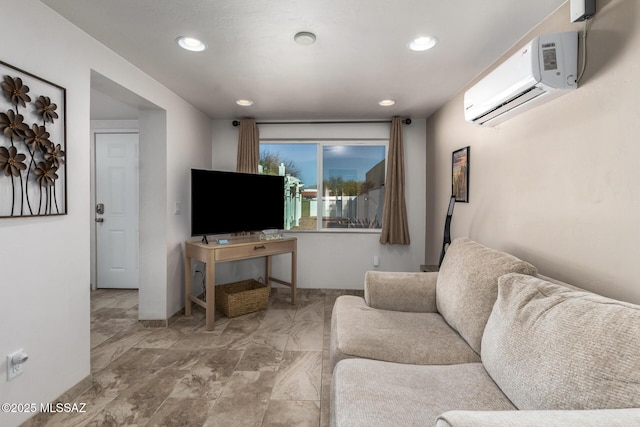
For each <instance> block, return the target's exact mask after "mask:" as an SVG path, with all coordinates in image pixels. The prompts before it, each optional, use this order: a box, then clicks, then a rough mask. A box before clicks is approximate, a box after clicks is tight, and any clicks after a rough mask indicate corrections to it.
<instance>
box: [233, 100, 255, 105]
mask: <svg viewBox="0 0 640 427" xmlns="http://www.w3.org/2000/svg"><path fill="white" fill-rule="evenodd" d="M236 104H238V105H240V106H241V107H249V106H251V105H253V101H252V100H250V99H238V100H237V101H236Z"/></svg>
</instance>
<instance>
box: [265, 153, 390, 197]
mask: <svg viewBox="0 0 640 427" xmlns="http://www.w3.org/2000/svg"><path fill="white" fill-rule="evenodd" d="M260 151H261V152H263V153H267V152H268V153H271V154H276V153H277V155H278V157H279V158H280V161H283V162H286V161H291V162H292V163H294V164H295V166H296V167H297V168H298V169H299V170H300V176H298V177H297V178H299V179H300V180H301V181H302V182H303V183H304V186H305V188H316V184H317V180H318V178H317V175H318V160H317V145H316V144H310V143H300V144H295V143H293V144H277V143H276V144H265V143H261V144H260ZM384 155H385V146H383V145H325V146H324V147H323V148H322V156H323V171H322V174H323V176H324V178H325V179H328V178H332V177H342V179H343V180H344V181H350V180H355V181H364V180H365V175H366V173H367V172H368V171H369V170H370V169H371V168H372V167H374V166H375V165H376V164H378V163H380V161H382V160H384Z"/></svg>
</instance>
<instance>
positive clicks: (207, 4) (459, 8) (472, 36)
mask: <svg viewBox="0 0 640 427" xmlns="http://www.w3.org/2000/svg"><path fill="white" fill-rule="evenodd" d="M41 1H42V2H43V3H45V4H46V5H48V6H49V7H51V8H52V9H54V10H55V11H57V12H58V13H60V14H61V15H62V16H64V17H65V18H66V19H68V20H69V21H71V22H72V23H74V24H75V25H77V26H78V27H80V28H81V29H82V30H84V31H85V32H86V33H88V34H89V35H91V36H92V37H94V38H95V39H97V40H98V41H100V42H102V43H103V44H104V45H106V46H107V47H109V48H110V49H112V50H113V51H115V52H116V53H118V54H119V55H121V56H122V57H124V58H125V59H127V60H128V61H130V62H131V63H133V64H134V65H136V66H137V67H139V68H140V69H142V70H143V71H145V72H146V73H147V74H149V75H151V76H152V77H154V78H155V79H157V80H158V81H160V82H161V83H162V84H164V85H165V86H167V87H169V88H170V89H172V90H173V91H175V92H176V93H177V94H179V95H180V96H182V97H183V98H184V99H186V100H187V101H189V102H190V103H192V104H193V105H195V106H196V107H198V108H199V109H201V110H202V111H203V112H205V113H206V114H208V115H209V116H211V117H212V118H214V119H230V118H239V117H246V116H251V117H256V118H258V119H291V120H294V119H346V118H353V119H356V118H388V117H390V116H394V115H401V116H405V117H414V118H420V117H422V118H424V117H428V116H429V115H431V113H433V112H434V111H435V110H436V109H437V108H438V107H440V106H441V105H442V104H443V103H445V102H446V101H448V100H449V99H451V98H452V97H453V96H454V95H455V94H456V93H457V92H459V91H460V90H461V89H462V88H463V87H464V86H465V85H466V84H468V83H469V82H470V81H471V80H472V79H473V78H474V77H476V76H477V75H478V74H480V73H481V72H482V71H483V70H484V69H486V68H487V67H488V66H489V65H491V64H492V63H493V62H494V61H495V60H496V59H497V58H498V57H500V56H501V55H502V54H503V53H504V52H505V51H507V50H508V49H509V48H510V47H512V46H513V45H514V44H515V43H517V42H518V41H519V40H520V38H522V37H523V35H525V34H526V33H527V32H528V31H529V30H531V29H532V28H533V27H535V26H536V24H537V23H539V22H540V21H542V20H543V19H544V18H545V17H547V16H548V15H549V14H551V13H552V12H553V11H554V10H556V9H557V8H558V7H559V6H560V5H561V4H562V3H564V2H565V1H566V0H533V1H524V0H485V1H478V0H448V1H443V0H396V1H392V0H41ZM567 19H569V17H568V16H567ZM299 31H311V32H313V33H315V34H316V36H317V41H316V43H315V44H313V45H311V46H301V45H298V44H296V43H295V42H294V41H293V36H294V34H295V33H297V32H299ZM181 35H188V36H193V37H198V38H200V39H202V40H203V41H204V42H205V43H206V44H207V45H208V49H207V50H206V51H204V52H188V51H185V50H182V49H181V48H179V47H178V45H177V44H176V43H175V39H176V37H178V36H181ZM420 35H435V36H437V37H438V38H439V39H440V43H439V44H438V45H437V46H436V47H435V48H434V49H432V50H430V51H425V52H413V51H410V50H409V49H408V48H407V44H408V42H409V41H410V40H411V39H412V38H415V37H416V36H420ZM130 89H132V90H135V88H130ZM239 98H249V99H252V100H253V101H254V102H255V104H254V105H253V106H251V107H244V108H243V107H239V106H237V105H236V104H235V100H236V99H239ZM384 98H392V99H395V100H396V101H397V104H396V105H395V106H393V107H387V108H383V107H380V106H378V104H377V102H378V101H379V100H381V99H384ZM461 114H462V112H461Z"/></svg>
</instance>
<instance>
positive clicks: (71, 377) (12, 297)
mask: <svg viewBox="0 0 640 427" xmlns="http://www.w3.org/2000/svg"><path fill="white" fill-rule="evenodd" d="M2 9H3V21H4V23H3V25H2V26H0V52H2V60H3V61H5V62H7V63H9V64H12V65H14V66H16V67H18V68H21V69H23V70H25V71H28V72H30V73H34V74H36V75H39V76H40V77H42V78H44V79H46V80H49V81H52V82H55V83H57V84H59V85H61V86H63V87H65V88H66V89H67V105H66V107H67V123H66V125H67V155H68V156H67V160H68V163H67V183H68V184H67V185H68V188H67V194H68V215H65V216H59V217H43V218H25V219H1V220H0V241H1V242H2V245H0V271H1V272H2V274H1V278H0V289H1V291H2V298H1V299H0V367H2V369H0V374H1V375H0V402H16V403H18V402H49V401H51V400H53V399H55V398H56V397H58V396H59V395H60V394H61V393H63V392H64V391H66V390H67V389H69V388H70V387H72V386H73V385H75V384H76V383H77V382H78V381H80V380H81V379H83V378H85V377H86V376H87V375H88V374H89V363H90V358H89V346H90V340H89V283H90V268H89V266H90V260H89V253H90V251H89V245H90V226H89V220H90V217H91V215H90V211H91V203H90V149H89V148H90V117H89V111H90V76H91V70H92V69H94V70H96V71H98V72H99V73H100V74H102V75H104V76H106V77H108V78H109V79H111V80H113V81H115V82H117V83H118V84H120V85H122V86H123V87H126V88H128V89H130V90H131V91H134V92H135V93H137V94H139V95H140V96H142V97H143V98H145V99H148V100H149V101H150V102H152V103H153V104H155V105H157V106H159V108H161V109H164V110H165V111H166V114H167V124H166V130H165V132H166V139H165V141H158V142H156V143H161V144H164V145H167V144H168V145H172V146H174V145H175V146H179V147H183V148H173V147H166V152H167V160H166V163H165V164H164V165H162V166H161V167H160V172H159V173H158V175H160V179H159V182H160V185H159V186H158V191H159V192H161V193H163V194H164V197H165V199H166V200H167V203H166V204H165V206H162V213H161V214H163V215H164V216H165V217H166V218H169V212H170V209H169V206H168V205H170V204H171V203H170V202H171V201H172V200H174V199H176V198H177V197H178V194H176V193H179V192H180V191H183V189H184V188H186V187H187V186H188V183H187V181H186V178H184V176H183V175H181V172H178V170H181V169H182V168H183V167H184V166H185V164H186V163H190V164H193V165H194V166H200V167H202V166H203V165H204V164H206V165H208V164H210V161H209V159H210V158H211V143H210V142H211V133H210V120H209V119H208V118H207V117H206V116H205V115H204V114H202V113H201V112H199V111H198V110H196V109H195V108H194V107H192V106H191V105H189V104H187V103H186V102H185V101H184V100H182V99H181V98H180V97H178V96H177V95H175V94H174V93H172V92H170V91H169V90H168V89H166V88H165V87H164V86H162V85H160V84H159V83H158V82H157V81H155V80H153V79H152V78H150V77H149V76H147V75H146V74H144V73H143V72H141V71H140V70H139V69H137V68H136V67H134V66H132V65H131V64H129V63H127V62H126V61H124V60H123V59H122V58H121V57H120V56H118V55H116V54H114V53H113V52H111V51H109V50H108V49H106V48H105V47H104V46H103V45H101V44H100V43H97V42H96V41H95V40H93V39H91V38H90V37H88V36H87V35H86V34H85V33H84V32H82V31H80V30H79V29H77V28H76V27H74V26H72V25H71V24H69V23H68V22H67V21H65V20H64V19H63V18H61V17H60V16H59V15H57V14H55V13H54V12H52V11H51V10H50V9H49V8H48V7H46V6H45V5H43V4H42V3H41V2H39V1H37V0H5V1H3V8H2ZM16 40H19V43H18V42H16ZM177 150H184V151H183V152H181V153H180V154H179V155H176V151H177ZM173 155H176V157H175V158H174V157H171V156H173ZM203 159H206V160H203ZM165 173H166V178H165ZM168 181H171V184H170V185H169V184H167V182H168ZM180 197H182V196H180ZM188 224H189V217H188V215H187V214H186V212H184V211H183V214H182V215H176V216H172V217H171V218H170V219H166V225H167V230H166V232H165V231H161V230H160V231H159V230H154V231H153V233H156V232H161V233H165V238H164V240H163V242H162V243H163V244H164V246H165V247H166V248H167V249H166V250H165V251H164V253H163V254H162V256H161V259H160V262H159V263H158V264H156V265H155V266H154V268H160V269H162V270H164V271H165V273H164V275H166V276H167V278H166V280H165V282H164V283H160V284H158V286H159V287H160V288H161V290H162V294H163V295H162V297H161V298H160V299H159V300H158V307H157V308H158V309H157V314H158V315H159V316H161V318H162V319H166V318H167V316H168V315H170V314H172V313H170V312H171V311H172V310H173V309H174V308H175V306H176V303H175V301H174V300H173V299H174V298H175V290H177V289H179V288H181V286H182V282H181V280H180V279H179V278H178V277H177V276H176V275H174V274H173V273H172V274H168V272H173V270H174V269H175V266H176V265H179V264H180V263H181V262H182V261H181V255H180V254H178V253H177V251H176V244H177V242H178V241H180V240H184V239H185V238H186V237H188V233H187V234H184V235H182V233H184V230H185V229H187V228H188ZM154 308H155V307H154ZM154 313H155V310H154ZM19 348H24V349H25V351H26V352H27V353H28V354H29V361H28V362H27V364H26V366H25V373H24V374H22V375H21V376H20V377H18V378H16V379H14V380H12V381H11V382H7V381H6V380H5V379H4V375H5V372H6V358H5V355H6V354H8V353H10V352H12V351H14V350H17V349H19ZM28 415H29V414H5V413H0V425H3V426H12V425H18V424H19V423H20V422H21V421H23V420H25V419H26V418H27V417H28Z"/></svg>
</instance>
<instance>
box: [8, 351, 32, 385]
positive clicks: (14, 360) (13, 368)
mask: <svg viewBox="0 0 640 427" xmlns="http://www.w3.org/2000/svg"><path fill="white" fill-rule="evenodd" d="M28 358H29V357H28V356H27V354H26V353H25V352H24V350H23V349H20V350H18V351H14V352H13V353H11V354H8V355H7V381H9V380H12V379H13V378H15V377H17V376H18V375H20V374H22V372H23V371H24V362H26V361H27V359H28Z"/></svg>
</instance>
